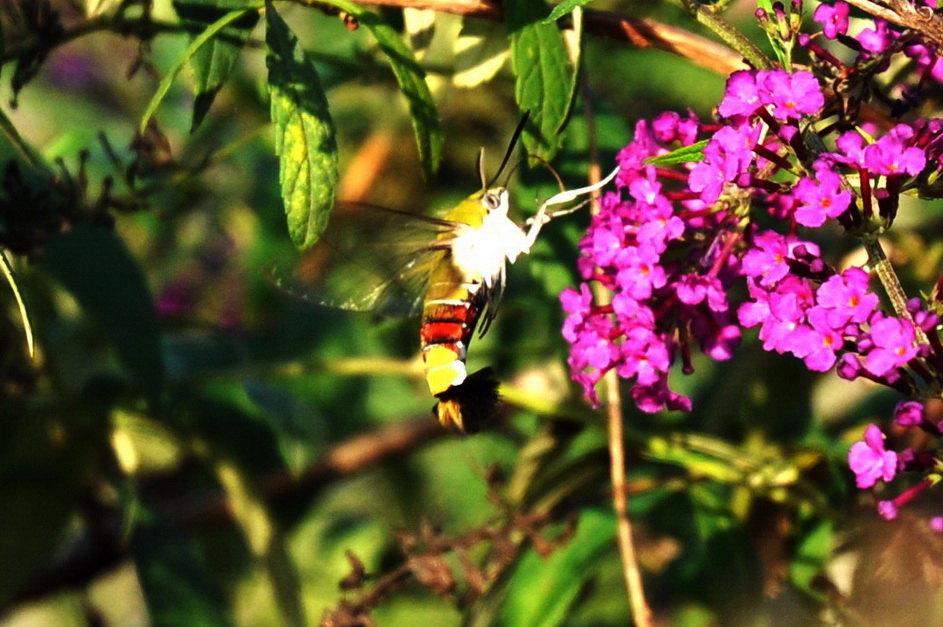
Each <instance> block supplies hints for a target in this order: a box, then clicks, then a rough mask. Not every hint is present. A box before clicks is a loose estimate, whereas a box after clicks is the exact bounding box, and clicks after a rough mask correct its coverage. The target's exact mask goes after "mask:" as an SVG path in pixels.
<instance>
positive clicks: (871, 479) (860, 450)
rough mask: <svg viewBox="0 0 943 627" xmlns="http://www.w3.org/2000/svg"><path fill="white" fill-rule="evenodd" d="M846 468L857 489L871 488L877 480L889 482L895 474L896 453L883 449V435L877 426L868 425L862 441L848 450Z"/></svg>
mask: <svg viewBox="0 0 943 627" xmlns="http://www.w3.org/2000/svg"><path fill="white" fill-rule="evenodd" d="M848 466H849V468H851V471H852V472H853V473H855V481H856V483H857V484H858V487H859V488H862V489H865V488H870V487H873V486H874V484H876V483H877V482H878V480H881V479H883V480H884V481H890V480H891V479H893V478H894V476H895V475H896V474H897V453H895V452H894V451H888V450H885V449H884V434H883V433H881V430H880V429H879V428H878V427H877V425H873V424H872V425H868V428H867V429H865V432H864V441H862V442H855V443H854V444H852V445H851V448H850V449H849V450H848Z"/></svg>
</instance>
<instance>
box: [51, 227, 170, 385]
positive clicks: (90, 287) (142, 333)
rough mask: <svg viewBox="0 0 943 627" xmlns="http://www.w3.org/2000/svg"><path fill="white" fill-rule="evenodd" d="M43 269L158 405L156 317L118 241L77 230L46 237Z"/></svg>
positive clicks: (160, 372)
mask: <svg viewBox="0 0 943 627" xmlns="http://www.w3.org/2000/svg"><path fill="white" fill-rule="evenodd" d="M42 266H43V267H44V268H45V269H46V270H47V271H48V272H49V274H51V275H52V276H53V277H55V278H56V280H58V281H59V282H60V283H61V284H62V286H63V287H65V289H66V290H68V292H69V293H70V294H71V295H72V297H73V298H75V300H76V301H78V303H79V305H81V307H82V309H83V310H84V311H85V313H86V314H87V315H88V316H89V318H91V319H92V320H93V321H94V322H96V323H97V324H98V327H99V328H100V329H101V331H102V332H103V333H104V334H105V337H107V338H108V340H109V341H110V342H111V345H112V347H113V348H114V350H115V353H116V354H117V356H118V359H119V360H120V361H121V364H122V365H123V366H124V368H125V369H126V370H127V373H128V375H130V377H131V379H132V380H133V381H134V382H135V384H136V385H137V386H138V388H139V389H140V390H141V391H142V392H144V394H145V396H146V397H147V398H148V400H149V401H151V402H152V403H157V402H158V399H159V398H160V395H161V392H162V390H163V383H164V362H163V357H162V355H161V351H160V332H159V329H158V325H157V314H156V312H155V310H154V305H153V302H152V300H151V294H150V292H149V291H148V288H147V281H146V279H145V277H144V273H143V272H142V270H141V267H140V266H139V265H138V263H137V260H136V259H135V258H134V257H133V256H132V255H131V253H130V252H129V251H128V249H127V247H126V246H125V244H124V242H123V241H122V240H121V238H119V237H118V236H117V235H116V234H115V232H114V231H110V230H107V229H102V228H96V227H92V226H87V225H81V224H80V225H77V226H76V227H74V228H73V229H72V230H71V231H68V232H66V233H60V234H58V235H55V236H53V237H51V238H49V241H48V243H47V244H46V249H45V253H44V255H43V259H42Z"/></svg>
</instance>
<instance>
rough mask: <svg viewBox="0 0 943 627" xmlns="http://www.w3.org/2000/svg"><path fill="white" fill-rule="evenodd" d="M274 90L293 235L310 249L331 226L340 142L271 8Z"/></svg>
mask: <svg viewBox="0 0 943 627" xmlns="http://www.w3.org/2000/svg"><path fill="white" fill-rule="evenodd" d="M265 22H266V27H265V44H266V46H267V48H268V50H267V54H266V57H265V64H266V66H267V67H268V89H269V95H270V97H271V100H272V103H271V117H272V122H273V123H274V124H275V152H276V153H277V154H278V156H279V177H278V178H279V183H280V184H281V193H282V202H283V203H284V205H285V217H286V218H287V220H288V233H289V235H290V236H291V239H292V242H294V244H295V246H297V247H298V248H301V249H306V248H310V247H311V246H313V245H314V243H315V242H317V241H318V238H319V237H320V236H321V233H323V232H324V229H325V228H326V227H327V223H328V220H329V218H330V215H331V209H333V207H334V199H335V194H336V193H337V141H336V140H335V137H334V122H333V121H332V120H331V114H330V112H329V111H328V106H327V98H326V97H325V95H324V90H323V89H322V88H321V80H320V79H319V78H318V73H317V71H316V70H315V69H314V65H313V64H312V63H311V61H310V60H309V59H308V58H307V57H306V56H305V54H304V51H303V50H302V49H301V47H300V46H299V45H298V38H297V37H295V35H294V34H293V33H292V32H291V30H289V28H288V25H287V24H285V22H284V21H283V20H282V18H281V17H280V16H279V15H278V13H276V11H275V7H274V6H273V5H272V4H271V3H270V2H269V3H267V4H266V7H265Z"/></svg>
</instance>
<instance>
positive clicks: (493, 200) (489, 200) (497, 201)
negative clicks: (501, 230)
mask: <svg viewBox="0 0 943 627" xmlns="http://www.w3.org/2000/svg"><path fill="white" fill-rule="evenodd" d="M478 202H479V203H481V206H482V207H484V208H485V210H486V211H487V212H488V214H489V215H490V214H492V213H495V212H497V213H499V214H501V215H505V216H506V215H507V214H508V190H507V188H506V187H492V188H491V189H486V190H484V191H481V192H478Z"/></svg>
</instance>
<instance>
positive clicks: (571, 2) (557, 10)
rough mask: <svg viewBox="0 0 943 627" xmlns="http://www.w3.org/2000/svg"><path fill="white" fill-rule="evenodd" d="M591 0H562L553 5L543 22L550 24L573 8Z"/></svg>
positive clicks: (570, 11) (584, 4)
mask: <svg viewBox="0 0 943 627" xmlns="http://www.w3.org/2000/svg"><path fill="white" fill-rule="evenodd" d="M592 1H593V0H563V2H561V3H560V4H558V5H557V6H555V7H553V11H551V12H550V15H549V16H548V17H547V19H545V20H544V23H546V24H550V23H552V22H556V21H557V20H559V19H560V18H561V17H563V16H564V15H567V14H569V13H572V12H573V10H574V9H578V8H580V7H582V6H586V5H587V4H589V3H590V2H592Z"/></svg>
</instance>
